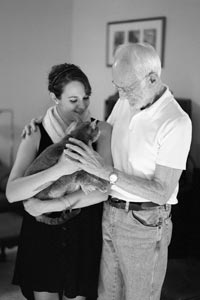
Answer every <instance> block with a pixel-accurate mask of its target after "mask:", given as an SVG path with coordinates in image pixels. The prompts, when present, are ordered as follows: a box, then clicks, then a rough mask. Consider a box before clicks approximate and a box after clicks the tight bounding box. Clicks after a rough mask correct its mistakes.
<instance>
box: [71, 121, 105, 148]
mask: <svg viewBox="0 0 200 300" xmlns="http://www.w3.org/2000/svg"><path fill="white" fill-rule="evenodd" d="M66 134H67V136H68V137H69V136H70V137H73V138H76V139H78V140H80V141H82V142H84V143H85V144H92V143H94V142H95V141H97V139H98V138H99V135H100V130H99V127H98V126H97V122H96V120H95V121H92V122H78V123H77V122H72V123H71V124H70V126H69V127H68V129H67V131H66Z"/></svg>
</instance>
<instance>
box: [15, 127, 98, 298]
mask: <svg viewBox="0 0 200 300" xmlns="http://www.w3.org/2000/svg"><path fill="white" fill-rule="evenodd" d="M39 128H40V131H41V140H40V146H39V151H38V155H39V154H40V153H41V152H42V151H43V150H44V149H45V148H47V147H48V146H49V145H51V144H52V143H53V142H52V140H51V139H50V137H49V135H48V134H47V132H46V131H45V129H44V128H43V125H42V124H40V125H39ZM102 207H103V205H102V203H99V204H95V205H92V206H89V207H85V208H82V209H81V212H80V213H79V214H78V215H77V216H75V217H74V218H72V219H71V220H69V221H67V222H66V223H65V224H63V225H54V226H51V225H46V224H44V223H40V222H37V221H36V219H35V218H34V217H32V216H31V215H29V214H28V213H27V212H24V218H23V224H22V229H21V235H20V241H19V246H18V253H17V259H16V265H15V272H14V278H13V283H14V284H17V285H20V287H21V289H22V293H23V294H24V296H25V297H26V298H27V299H29V300H32V299H34V297H33V291H46V292H54V293H55V292H58V293H60V294H62V293H64V294H65V295H66V296H67V297H69V298H74V297H76V296H78V295H80V296H86V297H88V298H90V297H91V298H96V296H97V287H98V274H99V264H100V256H101V247H102V231H101V221H102Z"/></svg>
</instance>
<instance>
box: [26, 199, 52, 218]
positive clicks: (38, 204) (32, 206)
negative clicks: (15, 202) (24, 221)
mask: <svg viewBox="0 0 200 300" xmlns="http://www.w3.org/2000/svg"><path fill="white" fill-rule="evenodd" d="M45 202H46V201H41V200H40V199H38V198H30V199H28V200H25V201H24V202H23V205H24V208H25V210H26V211H27V212H28V213H29V214H30V215H31V216H33V217H37V216H40V215H42V214H44V213H46V212H47V211H45Z"/></svg>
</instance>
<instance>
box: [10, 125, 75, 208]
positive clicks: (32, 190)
mask: <svg viewBox="0 0 200 300" xmlns="http://www.w3.org/2000/svg"><path fill="white" fill-rule="evenodd" d="M39 142H40V132H39V130H37V131H36V132H32V134H31V135H29V136H28V135H27V136H26V137H25V138H24V139H22V141H21V144H20V146H19V149H18V152H17V156H16V160H15V163H14V166H13V168H12V170H11V173H10V176H9V179H8V184H7V188H6V196H7V198H8V201H9V202H16V201H22V200H25V199H28V198H30V197H33V196H34V195H36V194H37V193H39V192H40V191H41V190H43V189H44V188H46V187H48V186H49V185H50V184H51V183H52V182H53V181H55V180H57V179H58V178H59V177H61V176H62V175H65V174H71V173H73V172H75V171H76V170H77V167H75V168H73V163H72V162H71V161H70V160H66V158H65V155H64V154H63V156H62V158H61V159H60V160H59V162H58V163H57V164H55V165H54V166H52V167H50V168H48V169H46V170H44V171H41V172H38V173H36V174H33V175H30V176H25V177H24V174H25V171H26V169H27V168H28V166H29V165H30V164H31V163H32V161H33V160H34V159H35V157H36V154H37V151H38V147H39Z"/></svg>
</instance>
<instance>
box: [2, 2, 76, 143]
mask: <svg viewBox="0 0 200 300" xmlns="http://www.w3.org/2000/svg"><path fill="white" fill-rule="evenodd" d="M71 26H72V0H67V1H66V0H57V1H54V0H33V1H32V0H1V1H0V91H1V97H0V109H1V108H5V107H10V108H13V109H14V113H15V137H16V140H15V141H16V143H17V142H18V141H19V137H20V132H21V130H22V128H23V126H24V125H25V124H27V122H29V120H30V119H32V118H33V117H34V116H38V115H40V114H42V113H43V112H44V110H45V109H46V108H47V107H48V105H49V104H50V100H49V97H48V92H47V74H48V71H49V69H50V67H51V66H52V65H53V64H57V63H60V62H63V61H69V60H70V56H71V33H72V28H71ZM1 145H2V144H1Z"/></svg>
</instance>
